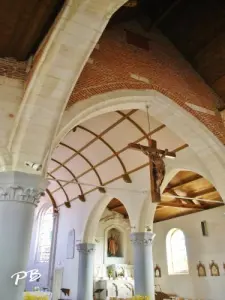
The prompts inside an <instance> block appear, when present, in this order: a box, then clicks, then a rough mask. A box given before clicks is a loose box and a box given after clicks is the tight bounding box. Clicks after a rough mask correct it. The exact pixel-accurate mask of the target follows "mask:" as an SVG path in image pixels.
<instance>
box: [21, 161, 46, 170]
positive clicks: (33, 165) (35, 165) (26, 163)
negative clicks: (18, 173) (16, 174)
mask: <svg viewBox="0 0 225 300" xmlns="http://www.w3.org/2000/svg"><path fill="white" fill-rule="evenodd" d="M25 166H28V167H30V168H32V169H34V170H35V171H40V170H41V168H42V165H41V164H37V163H34V162H31V161H25Z"/></svg>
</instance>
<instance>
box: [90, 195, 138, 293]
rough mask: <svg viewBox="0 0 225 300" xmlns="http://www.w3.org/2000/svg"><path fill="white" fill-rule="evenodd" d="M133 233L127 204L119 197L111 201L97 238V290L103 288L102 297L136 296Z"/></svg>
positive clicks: (103, 214)
mask: <svg viewBox="0 0 225 300" xmlns="http://www.w3.org/2000/svg"><path fill="white" fill-rule="evenodd" d="M130 233H131V226H130V221H129V217H128V213H127V210H126V208H125V206H124V204H122V202H120V200H119V199H117V198H113V199H111V200H110V201H109V203H108V205H107V207H106V208H105V210H104V212H103V213H102V215H101V217H100V220H99V222H98V226H97V231H96V234H95V237H94V240H95V243H96V250H95V263H94V270H95V271H94V287H95V291H97V290H98V289H100V288H103V287H104V288H103V291H102V294H101V296H102V297H103V296H104V295H105V294H106V293H108V297H121V298H124V297H126V296H132V295H133V293H132V291H133V289H134V280H133V265H132V261H133V258H132V247H131V244H130V242H129V240H130ZM120 280H122V282H120Z"/></svg>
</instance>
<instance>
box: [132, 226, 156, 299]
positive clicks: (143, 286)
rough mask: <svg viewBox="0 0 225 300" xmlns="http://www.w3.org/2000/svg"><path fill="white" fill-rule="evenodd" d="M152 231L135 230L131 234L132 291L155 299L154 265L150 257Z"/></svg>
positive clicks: (153, 235)
mask: <svg viewBox="0 0 225 300" xmlns="http://www.w3.org/2000/svg"><path fill="white" fill-rule="evenodd" d="M154 237H155V234H154V233H152V232H135V233H132V234H131V242H132V244H133V255H134V291H135V295H141V296H148V297H150V299H151V300H154V299H155V286H154V265H153V257H152V242H153V239H154Z"/></svg>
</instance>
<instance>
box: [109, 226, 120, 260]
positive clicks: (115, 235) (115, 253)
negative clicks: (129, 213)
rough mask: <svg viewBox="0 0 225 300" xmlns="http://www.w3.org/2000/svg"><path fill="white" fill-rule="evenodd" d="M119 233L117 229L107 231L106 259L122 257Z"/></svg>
mask: <svg viewBox="0 0 225 300" xmlns="http://www.w3.org/2000/svg"><path fill="white" fill-rule="evenodd" d="M121 242H122V241H121V233H120V231H119V230H118V229H116V228H112V229H110V230H109V231H108V257H122V249H121V245H122V243H121Z"/></svg>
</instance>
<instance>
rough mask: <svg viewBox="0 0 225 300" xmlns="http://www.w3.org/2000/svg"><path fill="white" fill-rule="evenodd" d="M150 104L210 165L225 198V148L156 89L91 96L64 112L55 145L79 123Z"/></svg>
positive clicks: (215, 184) (158, 118)
mask: <svg viewBox="0 0 225 300" xmlns="http://www.w3.org/2000/svg"><path fill="white" fill-rule="evenodd" d="M146 104H147V105H148V106H149V108H150V109H149V111H150V114H151V115H152V116H153V117H154V118H155V119H157V120H159V121H160V122H162V123H163V124H165V125H166V126H167V127H168V128H169V129H170V130H171V131H172V132H174V133H175V134H177V135H178V136H179V137H180V138H182V139H183V140H184V141H185V142H186V143H187V144H188V145H189V147H190V148H191V149H192V150H193V151H194V152H195V154H196V155H197V157H198V158H199V161H201V163H202V164H203V165H204V166H205V167H206V169H207V170H208V172H209V174H210V177H211V178H212V180H211V182H212V184H214V186H215V188H216V189H217V190H218V192H219V193H220V195H221V197H222V198H223V199H225V185H224V182H225V172H224V169H225V147H224V145H223V144H222V143H221V142H220V141H219V140H218V139H217V138H216V137H215V136H214V135H213V134H212V133H211V132H210V131H209V130H208V129H207V128H206V127H205V126H204V125H203V124H202V123H201V122H200V121H199V120H197V118H195V117H194V116H192V115H191V114H189V113H188V112H187V111H185V110H184V109H183V108H181V107H180V106H179V105H178V104H176V103H175V102H174V101H173V100H171V99H169V98H168V97H166V96H164V95H163V94H161V93H159V92H157V91H154V90H143V91H139V90H138V91H137V90H122V91H114V92H110V93H106V94H102V95H97V96H94V97H91V98H89V99H87V100H83V101H80V102H78V103H76V104H75V105H73V106H72V107H71V108H70V109H69V110H68V111H66V112H65V113H64V116H63V119H62V122H61V127H60V130H59V132H58V134H57V136H56V138H55V140H54V143H53V148H54V147H56V146H57V144H58V143H59V142H60V140H61V139H62V138H63V137H64V136H65V135H66V134H67V133H68V132H69V131H70V130H71V129H72V128H73V127H75V126H76V125H78V124H80V123H82V122H84V121H86V120H88V119H91V118H93V117H97V116H99V115H101V114H104V113H107V112H111V111H116V110H123V109H142V110H145V106H146Z"/></svg>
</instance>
